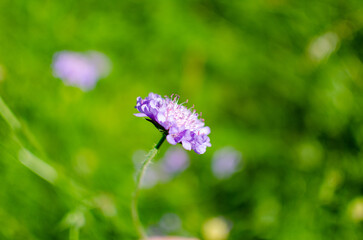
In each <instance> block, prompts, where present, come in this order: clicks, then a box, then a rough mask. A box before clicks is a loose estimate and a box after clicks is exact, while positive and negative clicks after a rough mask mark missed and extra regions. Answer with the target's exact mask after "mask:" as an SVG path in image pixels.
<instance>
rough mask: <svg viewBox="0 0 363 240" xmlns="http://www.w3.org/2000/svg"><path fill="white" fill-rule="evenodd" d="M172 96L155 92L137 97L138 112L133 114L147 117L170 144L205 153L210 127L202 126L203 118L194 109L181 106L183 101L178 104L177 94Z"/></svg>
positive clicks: (208, 142)
mask: <svg viewBox="0 0 363 240" xmlns="http://www.w3.org/2000/svg"><path fill="white" fill-rule="evenodd" d="M172 98H173V95H172V96H171V98H169V97H167V96H166V97H165V98H162V97H161V96H160V95H158V94H155V93H150V94H149V96H148V97H146V98H145V99H142V98H141V97H138V98H137V102H136V106H135V108H136V109H137V110H138V111H139V112H140V113H136V114H135V116H137V117H149V118H150V121H151V122H152V123H153V124H154V125H155V126H156V127H157V128H158V129H159V130H161V131H164V132H166V133H167V137H166V139H167V140H168V142H169V143H170V144H173V145H175V144H177V143H181V144H182V145H183V147H184V148H185V149H186V150H191V149H193V150H194V151H195V152H196V153H198V154H203V153H205V151H206V149H207V147H210V146H211V144H210V139H209V137H208V134H209V133H210V128H209V127H206V126H204V125H205V124H204V120H203V119H199V118H198V116H199V114H198V113H196V111H195V110H194V111H193V112H191V108H190V109H188V108H186V107H185V106H183V104H184V103H182V104H178V101H179V97H178V96H176V97H174V98H173V99H172ZM185 103H187V102H185ZM192 108H193V107H192Z"/></svg>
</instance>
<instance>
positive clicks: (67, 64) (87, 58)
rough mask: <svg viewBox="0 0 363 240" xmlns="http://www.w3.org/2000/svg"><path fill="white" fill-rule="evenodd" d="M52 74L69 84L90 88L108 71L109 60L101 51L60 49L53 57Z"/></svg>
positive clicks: (84, 88)
mask: <svg viewBox="0 0 363 240" xmlns="http://www.w3.org/2000/svg"><path fill="white" fill-rule="evenodd" d="M52 67H53V75H54V76H55V77H57V78H60V79H62V80H63V82H64V83H65V84H67V85H70V86H76V87H79V88H81V89H82V90H84V91H87V90H91V89H92V88H94V86H95V85H96V83H97V81H98V80H99V79H100V78H102V77H106V76H107V75H108V74H109V72H110V60H109V59H108V58H107V57H106V56H105V55H104V54H102V53H100V52H96V51H89V52H86V53H77V52H71V51H61V52H58V53H56V54H54V57H53V64H52Z"/></svg>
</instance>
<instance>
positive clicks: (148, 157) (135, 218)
mask: <svg viewBox="0 0 363 240" xmlns="http://www.w3.org/2000/svg"><path fill="white" fill-rule="evenodd" d="M165 139H166V134H165V133H164V134H163V136H162V137H161V139H160V141H159V142H158V143H157V144H156V145H155V147H154V148H153V149H151V150H150V152H149V153H148V154H147V155H146V158H145V160H144V162H143V163H142V166H141V169H140V171H139V173H138V174H137V176H136V189H135V192H134V194H133V195H132V201H131V214H132V221H133V222H134V225H135V227H136V229H137V232H138V234H139V236H140V238H141V239H145V240H146V239H147V235H146V233H145V230H144V227H143V226H142V223H141V221H140V217H139V213H138V210H137V199H138V196H139V191H140V185H141V181H142V178H143V177H144V174H145V172H146V169H147V166H148V165H149V164H150V162H151V161H152V160H153V159H154V157H155V156H156V154H157V153H158V150H159V148H160V146H161V145H162V144H163V142H164V141H165Z"/></svg>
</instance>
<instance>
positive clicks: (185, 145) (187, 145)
mask: <svg viewBox="0 0 363 240" xmlns="http://www.w3.org/2000/svg"><path fill="white" fill-rule="evenodd" d="M182 145H183V148H185V149H186V150H191V149H192V144H190V142H188V141H182Z"/></svg>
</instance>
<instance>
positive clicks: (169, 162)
mask: <svg viewBox="0 0 363 240" xmlns="http://www.w3.org/2000/svg"><path fill="white" fill-rule="evenodd" d="M161 164H162V168H163V170H164V171H165V172H167V173H169V174H175V173H180V172H182V171H184V170H185V169H186V168H187V167H188V166H189V156H188V154H187V153H186V152H185V151H183V150H182V149H180V148H177V147H171V148H169V149H168V150H167V151H166V153H165V156H164V157H163V159H162V161H161Z"/></svg>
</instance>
